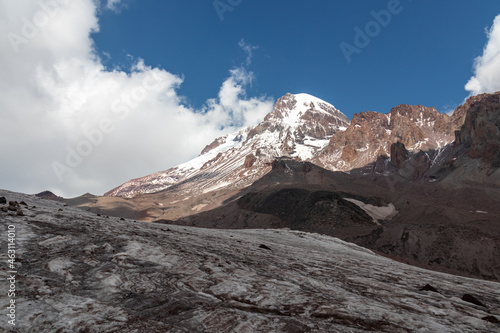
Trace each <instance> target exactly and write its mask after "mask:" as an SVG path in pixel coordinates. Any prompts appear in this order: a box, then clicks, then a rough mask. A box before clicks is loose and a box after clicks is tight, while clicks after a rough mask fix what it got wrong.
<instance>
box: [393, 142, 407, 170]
mask: <svg viewBox="0 0 500 333" xmlns="http://www.w3.org/2000/svg"><path fill="white" fill-rule="evenodd" d="M408 156H409V152H408V150H407V149H406V147H405V145H404V143H402V142H401V141H398V142H396V143H393V144H392V145H391V163H392V164H394V165H395V166H396V167H397V168H398V169H401V168H402V167H403V165H404V164H405V162H406V161H407V160H408Z"/></svg>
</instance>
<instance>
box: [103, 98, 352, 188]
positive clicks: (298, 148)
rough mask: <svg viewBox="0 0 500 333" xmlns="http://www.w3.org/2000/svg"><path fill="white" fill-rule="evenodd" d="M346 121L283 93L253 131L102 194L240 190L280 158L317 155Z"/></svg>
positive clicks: (321, 104)
mask: <svg viewBox="0 0 500 333" xmlns="http://www.w3.org/2000/svg"><path fill="white" fill-rule="evenodd" d="M348 125H349V119H348V118H347V117H346V116H345V115H344V114H343V113H341V112H340V111H339V110H337V109H336V108H335V107H334V106H333V105H331V104H329V103H326V102H325V101H322V100H320V99H319V98H316V97H314V96H311V95H307V94H296V95H293V94H286V95H285V96H283V97H281V98H280V99H278V101H277V102H276V104H275V106H274V110H273V111H272V112H271V113H269V114H268V115H267V116H266V117H265V119H264V121H263V122H261V123H260V124H259V125H257V126H256V127H254V128H245V129H243V130H241V131H238V132H236V133H233V134H229V135H226V136H223V137H220V138H217V139H215V140H214V141H213V142H212V143H211V144H209V145H207V146H206V147H205V148H204V149H203V150H202V152H201V155H200V156H198V157H197V158H195V159H193V160H191V161H189V162H187V163H184V164H181V165H178V166H176V167H174V168H171V169H169V170H166V171H162V172H157V173H155V174H152V175H149V176H146V177H143V178H138V179H134V180H131V181H129V182H127V183H125V184H123V185H121V186H119V187H117V188H115V189H113V190H111V191H109V192H108V193H106V194H105V195H106V196H122V197H132V196H135V195H138V194H144V193H155V192H159V191H163V190H166V189H169V188H173V187H174V186H175V190H176V191H178V192H182V193H184V194H186V195H195V194H199V193H207V192H210V191H213V190H216V189H220V188H237V189H239V188H242V187H245V186H247V185H249V184H251V183H252V182H254V181H255V180H257V179H259V178H260V177H261V176H262V175H264V174H265V173H266V172H268V171H269V170H270V168H271V163H272V161H273V160H274V159H275V158H277V157H280V156H290V157H295V158H297V159H299V160H308V159H311V158H313V157H314V156H316V155H317V154H318V153H319V152H320V151H321V150H322V149H323V148H324V147H325V146H326V145H327V144H328V142H329V140H330V138H331V137H332V136H333V135H334V134H335V133H336V132H338V131H341V130H344V129H345V128H346V127H347V126H348Z"/></svg>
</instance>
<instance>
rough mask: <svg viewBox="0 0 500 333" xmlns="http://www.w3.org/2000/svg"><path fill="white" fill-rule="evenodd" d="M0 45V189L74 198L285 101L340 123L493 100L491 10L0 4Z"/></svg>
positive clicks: (455, 5) (497, 28)
mask: <svg viewBox="0 0 500 333" xmlns="http://www.w3.org/2000/svg"><path fill="white" fill-rule="evenodd" d="M214 4H215V5H214ZM374 15H375V16H377V17H378V20H377V19H376V18H375V16H374ZM0 49H1V50H2V52H0V90H1V91H2V94H0V119H1V121H0V156H1V157H0V168H1V169H0V171H1V172H0V188H5V189H9V190H14V191H19V192H25V193H37V192H40V191H43V190H51V191H53V192H54V193H56V194H58V195H61V196H65V197H71V196H77V195H80V194H82V193H85V192H91V193H95V194H102V193H104V192H106V191H108V190H110V189H112V188H114V187H116V186H118V185H120V184H122V183H124V182H126V181H128V180H130V179H132V178H138V177H141V176H145V175H148V174H151V173H153V172H157V171H162V170H167V169H169V168H171V167H173V166H175V165H177V164H180V163H183V162H186V161H188V160H190V159H192V158H194V157H196V156H197V155H198V154H199V153H200V151H201V150H202V149H203V147H204V146H205V145H207V144H208V143H210V142H212V141H213V140H214V138H216V137H219V136H222V135H225V134H227V133H231V132H235V131H237V130H239V129H241V128H242V127H244V126H255V125H256V124H257V123H258V122H259V121H261V120H262V119H263V117H264V116H265V115H266V114H267V113H268V112H270V111H271V110H272V108H273V105H274V103H275V101H276V99H277V98H279V97H281V96H283V95H284V94H285V93H287V92H291V93H302V92H304V93H309V94H311V95H314V96H317V97H319V98H321V99H323V100H325V101H327V102H330V103H332V104H333V105H335V106H336V107H337V108H338V109H339V110H341V111H342V112H344V113H345V114H346V115H347V116H348V117H349V118H352V116H353V114H354V113H356V112H361V111H366V110H372V111H379V112H383V113H387V112H389V110H390V108H391V107H394V106H396V105H398V104H401V103H406V104H422V105H426V106H435V107H436V108H437V109H438V110H439V111H441V112H449V111H450V110H452V109H454V108H455V107H456V106H457V105H459V104H461V103H462V102H463V101H464V99H465V98H466V97H468V96H469V95H471V94H472V95H474V94H478V93H483V92H493V91H497V90H500V3H499V2H498V0H484V1H465V0H455V1H440V0H433V1H431V0H427V1H425V0H420V1H417V0H413V1H410V0H400V1H398V0H377V1H368V0H366V1H361V0H349V1H347V0H345V1H340V0H339V1H326V0H325V1H319V0H318V1H307V2H306V1H296V0H288V1H278V0H275V1H269V0H268V1H263V0H189V1H187V0H168V1H159V0H156V1H154V0H143V1H138V0H23V1H2V0H0ZM343 50H348V51H346V52H347V54H348V56H347V57H346V55H345V53H346V52H344V51H343ZM348 60H349V61H348Z"/></svg>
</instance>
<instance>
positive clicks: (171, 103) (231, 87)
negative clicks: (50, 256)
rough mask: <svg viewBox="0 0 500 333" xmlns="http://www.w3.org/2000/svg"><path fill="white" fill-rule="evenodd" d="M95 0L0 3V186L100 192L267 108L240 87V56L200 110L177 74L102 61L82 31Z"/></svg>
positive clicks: (171, 161)
mask: <svg viewBox="0 0 500 333" xmlns="http://www.w3.org/2000/svg"><path fill="white" fill-rule="evenodd" d="M96 3H97V2H94V1H92V0H45V1H41V2H39V1H35V0H33V1H8V2H2V4H1V5H0V7H1V8H0V30H1V31H3V32H6V33H5V34H2V35H3V36H5V38H2V39H0V48H1V49H2V50H3V51H2V52H1V53H0V72H1V73H2V75H1V76H0V89H1V90H2V95H1V96H0V117H1V119H2V121H1V122H0V155H1V156H2V159H1V160H0V165H1V170H2V172H1V173H0V186H1V187H2V188H7V189H11V190H15V191H22V192H27V193H34V192H38V191H41V190H44V189H49V190H52V191H54V192H56V193H57V194H59V195H64V196H76V195H79V194H82V193H85V192H92V193H96V194H102V193H103V192H105V191H107V190H109V189H111V188H113V187H115V186H117V185H119V184H121V183H123V182H125V181H127V180H129V179H130V178H135V177H140V176H143V175H146V174H149V173H151V172H155V171H159V170H164V169H166V168H169V167H171V166H174V165H176V164H178V163H182V162H184V161H186V160H188V159H190V158H192V157H194V156H196V155H197V154H198V153H199V152H200V150H201V149H202V148H203V147H204V145H206V144H207V143H209V142H211V141H212V140H213V139H214V138H215V137H217V136H221V135H223V134H226V133H228V132H232V131H236V130H238V129H240V128H241V127H243V126H251V125H255V124H256V123H257V122H258V121H260V120H261V119H262V118H263V117H264V116H265V114H267V113H268V112H270V111H271V110H272V107H273V101H272V100H270V99H269V98H267V97H265V96H259V97H248V96H247V95H246V87H247V86H248V85H250V84H251V83H252V80H253V78H254V75H253V73H252V72H250V71H248V69H247V67H246V66H245V64H244V65H243V66H242V67H240V68H234V69H233V70H231V71H230V72H229V76H228V78H227V79H226V80H225V81H224V82H223V83H222V85H221V88H220V90H219V94H218V96H217V97H216V98H213V99H210V100H208V101H207V102H206V105H205V106H204V107H203V108H202V109H199V110H197V109H193V108H192V107H188V106H186V105H185V104H183V100H184V98H183V97H182V96H180V95H179V94H178V89H179V86H180V85H181V84H182V81H183V79H182V78H181V77H179V76H177V75H173V74H171V73H169V72H168V71H166V70H164V69H160V68H153V67H150V66H147V65H146V62H145V61H144V60H142V59H138V60H137V61H136V62H135V64H134V65H133V67H132V68H131V69H130V70H129V71H128V72H124V71H120V70H109V69H107V68H105V66H103V65H102V63H101V61H100V59H99V58H98V57H97V56H96V52H95V49H94V46H93V41H92V39H91V38H90V37H89V35H90V33H91V32H93V31H97V30H98V29H99V26H98V20H97V16H96V13H97V8H96ZM113 3H115V4H116V3H118V2H117V1H108V2H107V4H108V5H109V4H113ZM244 45H247V44H244ZM247 46H248V45H247ZM242 48H243V49H244V50H245V51H246V52H248V50H250V52H251V50H252V48H251V47H250V46H248V47H247V48H245V47H243V46H242Z"/></svg>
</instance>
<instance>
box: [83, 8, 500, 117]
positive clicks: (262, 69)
mask: <svg viewBox="0 0 500 333" xmlns="http://www.w3.org/2000/svg"><path fill="white" fill-rule="evenodd" d="M214 3H215V2H214V1H210V0H198V1H197V0H193V1H142V2H139V1H127V2H125V3H123V4H122V5H120V6H119V8H121V10H120V12H119V13H118V14H117V13H115V12H113V11H103V13H102V15H101V17H100V27H101V29H100V32H99V33H97V34H95V35H93V38H94V40H95V42H96V45H97V49H98V50H99V51H100V52H107V53H108V54H109V55H110V56H111V59H109V60H108V61H107V62H106V64H107V65H108V66H111V67H113V66H116V65H122V66H123V67H126V66H127V64H128V62H130V58H129V57H127V55H131V56H132V57H134V58H137V57H140V58H142V59H144V60H145V62H146V63H147V64H148V65H151V66H159V67H162V68H164V69H166V70H167V71H169V72H171V73H175V74H179V75H183V76H184V82H183V83H182V85H181V87H180V91H179V92H180V94H182V95H183V96H186V97H187V98H188V100H189V102H190V103H192V104H194V105H196V106H200V105H201V104H203V103H204V102H205V101H206V100H207V99H208V98H211V97H213V96H216V94H217V91H218V89H219V86H220V82H221V81H223V80H224V78H226V77H227V75H228V74H227V73H228V69H229V68H231V67H233V66H238V65H239V64H240V63H241V62H242V61H244V58H245V54H244V52H242V50H241V49H240V48H239V47H238V42H239V41H240V40H241V39H244V40H245V41H246V42H247V43H249V44H251V45H254V46H257V47H258V49H256V50H255V51H254V52H253V58H252V63H251V65H250V66H249V70H251V71H252V72H254V74H255V80H254V81H253V84H252V87H251V88H249V89H248V90H247V93H248V94H250V95H252V94H254V95H260V94H267V95H268V96H271V97H273V98H278V97H280V96H282V95H284V94H285V93H286V92H292V93H294V92H307V93H310V94H312V95H315V96H317V97H320V98H322V99H324V100H326V101H328V102H330V103H332V104H334V105H335V106H336V107H337V108H339V109H340V110H341V111H343V112H344V113H345V114H346V115H347V116H348V117H350V118H351V117H352V115H353V114H354V113H355V112H360V111H366V110H374V111H379V112H384V113H385V112H388V111H389V110H390V108H391V107H393V106H396V105H398V104H400V103H405V104H423V105H426V106H435V107H436V108H437V109H438V110H439V111H441V112H446V111H449V110H450V108H454V107H456V106H457V105H458V104H461V103H462V102H463V100H464V98H466V97H467V96H468V95H469V92H467V91H466V90H465V89H464V85H465V84H466V83H467V81H468V80H469V78H470V77H471V75H472V74H473V62H474V58H475V57H477V56H480V55H481V54H482V51H483V48H484V45H485V43H486V41H487V35H486V33H485V28H487V27H490V26H491V24H492V22H493V19H494V18H495V16H496V15H498V14H499V13H500V3H498V1H494V0H490V1H474V2H473V1H464V0H458V1H453V2H451V1H442V0H437V1H436V0H434V1H409V0H401V1H400V4H399V6H397V8H398V10H399V9H400V12H399V13H397V14H392V15H391V18H390V22H389V24H388V25H387V26H386V27H381V29H380V33H379V34H378V35H376V36H375V37H373V38H370V39H371V41H370V44H369V45H368V46H366V47H365V48H363V49H361V52H360V53H359V54H356V53H355V54H352V57H351V63H348V62H347V61H346V58H345V57H344V54H343V53H342V50H341V48H340V47H339V45H340V43H342V42H345V43H349V44H351V45H354V41H353V40H354V37H355V34H356V33H355V31H354V27H356V26H357V27H359V28H361V29H362V30H364V28H365V27H366V24H367V23H369V22H370V21H373V20H374V17H373V16H372V14H371V12H372V11H375V12H377V13H378V12H380V11H381V10H387V7H388V5H390V3H391V1H386V0H384V1H360V0H354V1H308V2H305V1H297V0H292V1H286V2H285V1H258V0H252V1H249V0H243V1H235V2H233V3H236V4H237V3H240V4H239V5H236V6H231V5H230V4H229V3H230V2H229V1H226V0H224V1H220V2H219V3H217V4H220V3H222V4H224V5H226V6H228V7H221V8H224V9H225V10H224V9H223V10H221V12H222V18H223V20H221V19H220V17H221V16H219V15H218V12H217V11H216V9H215V8H214ZM393 3H394V4H397V2H393ZM228 8H231V9H232V11H231V10H229V9H228ZM374 31H375V30H374Z"/></svg>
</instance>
